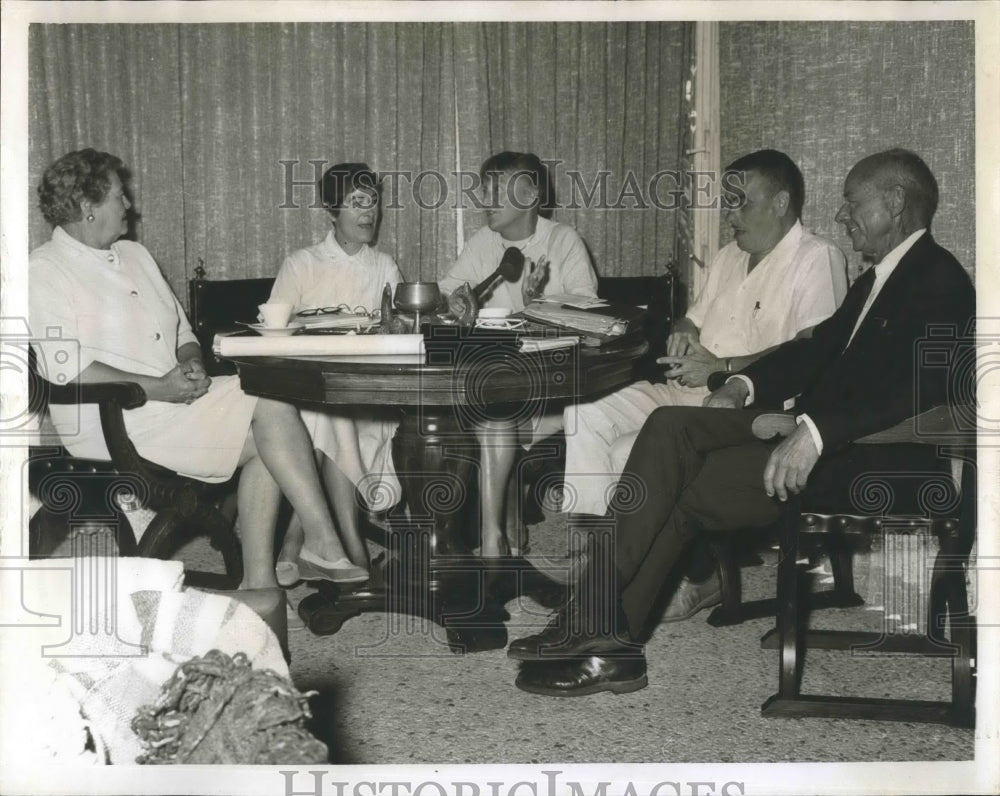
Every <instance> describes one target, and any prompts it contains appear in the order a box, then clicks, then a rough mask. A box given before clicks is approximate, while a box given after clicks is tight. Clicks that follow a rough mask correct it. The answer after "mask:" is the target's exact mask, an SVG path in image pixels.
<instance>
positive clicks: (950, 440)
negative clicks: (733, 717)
mask: <svg viewBox="0 0 1000 796" xmlns="http://www.w3.org/2000/svg"><path fill="white" fill-rule="evenodd" d="M974 417H975V415H974V412H971V411H970V410H969V409H968V408H967V407H938V408H936V409H933V410H930V411H928V412H925V413H923V414H921V415H918V416H917V417H914V418H911V419H909V420H907V421H905V422H904V423H902V424H900V425H898V426H896V427H893V428H891V429H888V430H885V431H882V432H879V433H877V434H872V435H870V436H868V437H865V438H863V439H861V440H859V441H858V442H859V443H860V444H873V445H877V444H888V443H900V442H906V443H921V444H933V445H936V446H938V450H939V452H940V453H941V454H942V455H945V456H948V457H949V458H950V459H951V460H952V462H953V473H955V472H956V471H958V473H959V477H958V479H957V480H958V481H959V482H960V489H961V500H960V502H959V503H958V506H957V510H956V511H955V512H954V513H953V514H952V515H951V516H946V517H935V516H930V512H928V516H892V515H889V516H883V515H877V514H871V515H858V514H856V513H843V514H828V513H827V514H819V513H816V512H810V511H808V505H807V504H804V503H803V501H802V500H801V499H798V498H797V499H794V500H789V504H788V507H787V509H786V511H785V516H784V520H783V523H782V538H781V554H780V558H779V562H778V588H777V593H778V598H777V600H778V611H777V626H776V628H775V629H774V630H773V631H771V632H769V633H768V634H766V635H765V636H764V638H763V639H762V640H761V646H762V647H764V648H778V649H779V650H780V666H779V685H778V692H777V693H776V694H774V695H773V696H771V697H770V698H769V699H768V700H767V701H766V702H765V703H764V704H763V706H762V707H761V713H762V715H764V716H768V717H772V716H777V717H803V716H817V717H825V718H859V719H877V720H890V721H920V722H935V723H943V724H951V725H955V726H963V727H972V726H974V724H975V704H974V692H975V671H974V663H973V661H974V657H975V620H974V618H973V617H971V616H970V615H969V604H968V595H967V590H966V582H965V567H966V565H967V563H968V558H969V553H970V551H971V548H972V545H973V542H974V539H975V533H976V474H975V466H974V455H975V443H976V439H975V424H974V422H973V423H972V424H971V425H970V424H969V423H967V422H966V423H964V425H966V426H970V427H968V428H966V429H959V428H957V427H956V426H957V425H958V423H956V420H958V421H962V420H963V419H968V418H974ZM794 428H795V421H794V419H793V418H792V416H791V415H785V414H781V415H761V416H760V417H758V418H757V419H756V420H755V422H754V434H755V436H757V437H758V438H760V439H772V438H774V437H776V436H777V437H783V436H787V435H788V434H789V433H791V431H792V430H794ZM890 528H892V530H893V531H894V532H896V533H906V534H929V533H930V534H933V535H934V536H936V537H937V539H938V543H939V552H938V553H937V556H936V558H935V561H934V566H933V572H932V574H931V580H930V594H929V595H928V600H927V631H926V634H925V635H923V636H917V635H910V634H896V633H885V632H882V633H873V632H859V631H844V630H838V631H834V630H808V629H806V628H807V627H808V611H803V610H801V609H802V607H803V603H804V600H803V595H802V592H801V583H800V573H799V569H798V567H797V565H796V558H797V555H798V551H799V546H800V541H801V539H802V537H805V536H815V535H822V536H829V535H832V534H836V535H838V536H840V537H842V538H844V539H848V538H850V537H858V536H868V535H871V534H877V533H880V532H882V531H883V530H886V531H887V530H888V529H890ZM802 614H805V616H803V615H802ZM946 628H947V630H946ZM803 648H808V649H828V650H851V651H858V652H860V651H871V652H880V653H899V654H911V655H923V656H935V657H942V656H944V657H949V658H951V670H952V672H951V700H950V701H947V702H943V701H942V702H934V701H923V700H914V699H870V698H861V697H848V696H833V695H813V694H802V693H801V690H800V686H801V680H802V670H803V665H804V654H803Z"/></svg>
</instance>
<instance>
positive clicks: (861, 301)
mask: <svg viewBox="0 0 1000 796" xmlns="http://www.w3.org/2000/svg"><path fill="white" fill-rule="evenodd" d="M874 285H875V266H872V267H871V268H869V269H868V270H867V271H865V272H864V273H863V274H862V275H861V276H860V277H859V278H858V281H857V282H856V283H855V284H854V289H853V290H852V291H851V294H853V295H850V299H851V302H852V306H856V307H857V314H856V315H855V316H854V326H853V327H852V331H851V336H850V337H848V338H847V343H845V344H844V348H845V349H846V348H847V347H848V346H849V345H850V344H851V341H852V340H853V339H854V335H855V334H857V332H858V327H859V326H860V325H861V321H862V319H863V318H864V316H865V310H866V309H868V297H869V296H870V295H871V292H872V287H874Z"/></svg>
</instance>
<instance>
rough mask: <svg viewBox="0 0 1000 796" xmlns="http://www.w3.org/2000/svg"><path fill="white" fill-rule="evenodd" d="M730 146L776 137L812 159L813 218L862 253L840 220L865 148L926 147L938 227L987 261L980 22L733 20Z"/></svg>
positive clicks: (725, 41) (744, 148) (725, 66)
mask: <svg viewBox="0 0 1000 796" xmlns="http://www.w3.org/2000/svg"><path fill="white" fill-rule="evenodd" d="M719 28H720V31H719V47H720V54H721V58H720V63H721V70H720V88H721V100H722V101H721V109H722V114H721V115H722V118H721V121H722V127H721V129H722V134H723V135H722V156H723V162H724V163H726V162H729V161H731V160H733V159H735V158H737V157H739V156H740V155H743V154H745V153H746V152H749V151H752V150H754V149H760V148H762V147H773V148H776V149H780V150H782V151H783V152H786V153H787V154H788V155H789V156H790V157H791V158H792V160H794V161H795V162H796V163H797V164H798V165H799V168H800V169H802V172H803V175H804V176H805V183H806V203H805V210H804V213H803V222H804V224H805V226H806V227H808V228H810V229H814V230H816V231H817V232H819V233H821V234H823V235H826V236H827V237H829V238H830V239H832V240H833V241H835V242H837V243H838V244H839V245H840V246H841V248H843V249H844V250H845V252H847V253H848V261H849V263H850V265H851V271H852V275H853V274H854V273H856V272H857V270H858V268H859V266H860V264H861V260H860V256H859V255H857V254H852V253H851V251H850V241H849V240H848V239H847V238H846V236H845V235H844V232H843V227H841V226H840V225H838V224H837V223H836V222H835V221H834V220H833V219H834V215H835V214H836V212H837V208H838V207H839V206H840V203H841V201H842V199H841V196H842V194H843V183H844V178H845V177H846V176H847V172H848V170H849V169H850V167H851V166H852V165H853V164H854V163H856V162H857V161H858V160H860V159H861V158H862V157H864V156H865V155H868V154H871V153H873V152H878V151H879V150H882V149H887V148H889V147H894V146H902V147H906V148H907V149H912V150H914V151H916V152H917V153H918V154H919V155H921V157H923V158H924V160H925V161H927V165H928V166H930V168H931V171H933V172H934V174H935V175H936V177H937V179H938V182H939V186H940V193H941V201H940V204H939V208H938V213H937V216H936V217H935V219H934V226H933V230H932V231H933V233H934V236H935V237H936V238H937V239H938V241H939V242H940V243H941V245H943V246H944V247H945V248H947V249H949V250H950V251H952V252H953V253H954V254H955V256H956V257H957V258H958V259H959V262H961V263H962V265H964V266H965V267H966V268H967V269H968V270H969V271H970V272H973V271H974V270H975V265H976V229H975V222H976V212H975V207H976V205H975V176H976V171H975V141H976V138H975V36H974V23H973V22H971V21H928V22H723V23H720V25H719Z"/></svg>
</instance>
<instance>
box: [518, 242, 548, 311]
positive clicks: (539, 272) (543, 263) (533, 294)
mask: <svg viewBox="0 0 1000 796" xmlns="http://www.w3.org/2000/svg"><path fill="white" fill-rule="evenodd" d="M524 268H525V270H526V271H527V273H526V274H525V277H524V279H523V280H522V281H521V298H522V299H524V305H525V306H527V305H528V304H530V303H531V302H532V301H534V300H535V299H536V298H538V297H539V296H541V295H542V291H543V290H544V289H545V283H546V282H547V281H548V278H549V258H548V257H546V256H545V255H544V254H543V255H542V256H541V257H539V258H538V262H537V263H536V262H534V261H533V260H532V259H531V258H530V257H529V258H527V260H526V261H525V263H524Z"/></svg>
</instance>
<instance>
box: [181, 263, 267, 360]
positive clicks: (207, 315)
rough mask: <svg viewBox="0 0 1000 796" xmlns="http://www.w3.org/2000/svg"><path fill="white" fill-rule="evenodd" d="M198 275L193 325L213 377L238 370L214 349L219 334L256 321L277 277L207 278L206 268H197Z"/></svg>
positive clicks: (192, 292)
mask: <svg viewBox="0 0 1000 796" xmlns="http://www.w3.org/2000/svg"><path fill="white" fill-rule="evenodd" d="M195 273H196V278H195V279H192V280H190V281H189V282H188V300H189V302H190V310H191V311H190V313H189V315H190V318H191V328H192V329H193V330H194V333H195V335H196V336H197V337H198V342H199V344H200V345H201V353H202V361H203V362H204V363H205V370H206V371H207V372H208V375H209V376H222V375H228V374H232V373H235V372H236V366H235V365H234V364H233V363H232V362H228V361H226V362H224V361H221V360H220V359H219V358H218V357H216V356H215V352H214V351H212V340H213V339H214V338H215V335H216V334H219V333H223V332H233V331H237V330H238V329H241V328H242V327H241V326H240V323H241V322H242V323H256V321H257V305H259V304H263V303H264V302H266V301H267V300H268V298H269V297H270V295H271V287H272V286H273V285H274V278H273V277H267V278H261V279H225V280H221V279H205V278H204V277H205V270H204V269H203V268H201V267H199V268H197V269H195Z"/></svg>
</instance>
